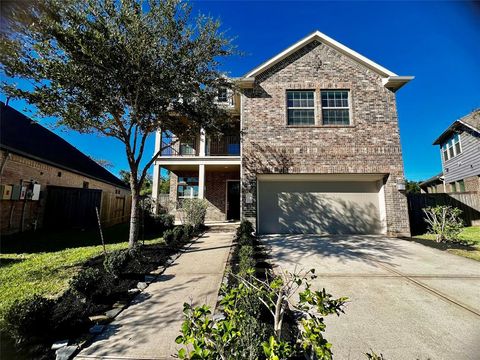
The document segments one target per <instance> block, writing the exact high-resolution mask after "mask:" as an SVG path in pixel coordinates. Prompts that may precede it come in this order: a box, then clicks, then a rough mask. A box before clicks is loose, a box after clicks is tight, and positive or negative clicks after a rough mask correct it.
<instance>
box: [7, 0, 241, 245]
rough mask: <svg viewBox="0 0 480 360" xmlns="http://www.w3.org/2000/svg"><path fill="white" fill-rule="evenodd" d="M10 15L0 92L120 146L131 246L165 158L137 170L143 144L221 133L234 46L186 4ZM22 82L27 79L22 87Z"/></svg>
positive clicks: (86, 1)
mask: <svg viewBox="0 0 480 360" xmlns="http://www.w3.org/2000/svg"><path fill="white" fill-rule="evenodd" d="M4 15H5V16H8V21H7V20H3V19H2V24H5V26H3V27H2V31H1V34H0V64H1V66H0V69H1V71H2V72H3V73H4V75H5V76H2V78H3V79H7V80H8V81H4V82H3V83H2V90H3V92H4V93H5V94H6V95H7V96H10V97H14V98H23V99H26V101H27V102H28V103H29V104H32V105H35V107H36V109H37V111H38V114H39V115H41V116H46V117H47V116H49V117H55V118H56V119H57V120H58V121H57V123H58V125H61V126H66V127H68V128H70V129H73V130H76V131H79V132H82V133H97V134H101V135H104V136H108V137H113V138H115V139H118V140H119V141H121V142H122V143H123V144H124V146H125V155H126V157H127V160H128V164H129V172H130V174H131V176H130V188H131V193H132V209H131V210H132V211H131V219H130V236H129V245H130V247H133V245H134V243H135V242H136V241H137V239H138V231H139V196H140V191H141V189H142V186H143V183H144V181H145V179H146V177H147V170H148V168H149V167H150V166H151V165H152V163H153V161H154V159H155V157H156V155H158V154H159V153H160V152H161V151H162V150H163V149H160V150H159V153H158V154H156V155H155V156H154V157H153V158H151V159H149V161H147V162H146V164H145V166H144V167H141V166H140V163H141V161H142V159H143V155H144V148H145V142H146V140H147V137H148V136H149V135H150V134H152V133H153V132H155V131H157V130H158V129H162V130H163V131H169V132H171V133H174V134H176V135H177V136H178V137H179V138H183V137H187V136H191V135H192V134H196V133H198V131H199V129H200V128H204V129H206V130H207V131H210V132H215V131H216V130H217V129H219V128H220V125H219V124H220V123H223V122H225V120H226V119H227V118H228V116H229V115H228V112H227V111H226V110H225V109H222V108H220V107H218V106H216V105H215V102H214V99H215V96H216V94H217V91H218V89H219V88H222V87H227V88H228V87H231V84H230V83H229V81H228V79H227V78H226V77H225V76H224V74H222V73H221V72H220V71H219V70H218V67H219V59H222V58H224V57H226V56H230V55H232V54H234V53H235V50H234V48H233V47H232V46H231V40H230V39H229V38H227V37H226V35H225V34H224V33H223V32H221V31H220V23H219V21H218V20H214V19H212V18H209V17H205V16H201V15H199V16H198V17H195V18H193V17H192V16H191V6H190V5H189V4H188V3H186V2H183V1H182V0H83V1H78V0H36V1H32V2H31V4H30V5H29V6H27V7H16V6H14V7H11V8H9V12H8V13H7V14H4ZM18 79H25V80H27V81H22V82H21V83H19V84H18V86H17V85H16V84H15V81H16V80H18ZM142 164H143V163H142Z"/></svg>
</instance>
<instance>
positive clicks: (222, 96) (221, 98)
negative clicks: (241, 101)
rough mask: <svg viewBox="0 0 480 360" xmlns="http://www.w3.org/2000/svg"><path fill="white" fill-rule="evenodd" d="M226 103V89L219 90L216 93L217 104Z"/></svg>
mask: <svg viewBox="0 0 480 360" xmlns="http://www.w3.org/2000/svg"><path fill="white" fill-rule="evenodd" d="M227 101H228V91H227V89H226V88H220V89H218V92H217V102H221V103H224V102H227Z"/></svg>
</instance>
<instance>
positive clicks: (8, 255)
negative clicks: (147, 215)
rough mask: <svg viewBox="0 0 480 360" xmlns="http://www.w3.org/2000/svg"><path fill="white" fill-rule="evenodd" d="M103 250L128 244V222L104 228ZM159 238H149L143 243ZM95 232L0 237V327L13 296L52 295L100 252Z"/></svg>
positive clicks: (58, 291)
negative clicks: (104, 246) (104, 247)
mask: <svg viewBox="0 0 480 360" xmlns="http://www.w3.org/2000/svg"><path fill="white" fill-rule="evenodd" d="M104 236H105V243H106V248H107V251H111V250H117V249H124V248H127V247H128V242H127V239H128V225H127V224H121V225H116V226H113V227H111V228H108V229H105V231H104ZM161 241H163V240H162V239H161V238H159V239H150V240H147V241H145V243H149V244H153V243H157V242H161ZM100 244H101V241H100V238H99V234H98V231H76V232H61V233H54V234H52V233H50V234H49V233H43V232H37V233H29V234H27V233H25V234H21V235H19V236H15V237H10V238H3V239H2V240H1V247H0V249H1V254H0V294H2V296H1V297H0V327H1V326H2V323H3V317H4V314H5V312H6V310H7V309H8V308H9V307H10V306H11V304H12V303H13V302H14V301H15V300H17V299H23V298H27V297H30V296H32V295H33V294H41V295H44V296H48V297H55V296H57V295H59V294H61V293H62V292H63V291H64V290H65V289H66V288H67V285H68V281H69V279H70V278H71V277H72V276H73V275H74V274H75V273H76V272H77V271H78V269H79V268H80V267H81V265H82V264H83V263H84V262H85V261H87V260H89V259H91V258H93V257H95V256H98V255H100V254H101V253H102V252H103V247H102V245H100Z"/></svg>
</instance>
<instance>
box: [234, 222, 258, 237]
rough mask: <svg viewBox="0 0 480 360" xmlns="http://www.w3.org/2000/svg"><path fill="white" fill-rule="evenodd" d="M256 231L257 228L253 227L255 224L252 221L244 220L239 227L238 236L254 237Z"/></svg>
mask: <svg viewBox="0 0 480 360" xmlns="http://www.w3.org/2000/svg"><path fill="white" fill-rule="evenodd" d="M254 232H255V229H254V228H253V225H252V223H251V222H250V221H248V220H242V222H241V223H240V225H239V226H238V228H237V238H241V237H242V236H245V235H246V236H250V237H252V236H253V235H252V234H253V233H254Z"/></svg>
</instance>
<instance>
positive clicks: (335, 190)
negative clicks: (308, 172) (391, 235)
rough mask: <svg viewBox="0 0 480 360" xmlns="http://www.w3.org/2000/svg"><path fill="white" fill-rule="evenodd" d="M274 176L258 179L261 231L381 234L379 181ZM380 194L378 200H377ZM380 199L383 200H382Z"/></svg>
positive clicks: (380, 192) (270, 232) (381, 207)
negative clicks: (276, 177)
mask: <svg viewBox="0 0 480 360" xmlns="http://www.w3.org/2000/svg"><path fill="white" fill-rule="evenodd" d="M278 179H279V180H275V175H272V176H270V177H269V178H268V179H267V180H261V178H259V182H258V221H259V232H260V233H261V234H275V233H278V234H382V233H384V232H385V231H384V224H383V222H384V221H383V220H382V218H383V216H382V214H383V210H382V209H383V206H384V204H383V202H384V200H383V195H382V194H383V192H382V191H381V181H372V180H369V181H362V178H357V179H356V180H355V181H351V180H347V181H345V180H340V181H332V179H331V177H330V180H327V181H326V180H322V181H319V180H318V178H317V179H316V178H314V177H313V178H312V177H310V178H309V177H308V176H305V179H302V178H301V177H299V176H296V177H293V178H292V179H291V180H284V179H285V176H281V175H278ZM379 197H380V198H381V199H379ZM381 202H382V203H381Z"/></svg>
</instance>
